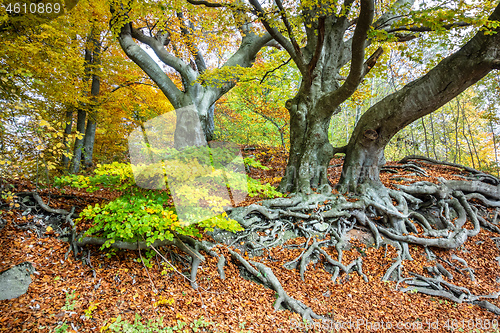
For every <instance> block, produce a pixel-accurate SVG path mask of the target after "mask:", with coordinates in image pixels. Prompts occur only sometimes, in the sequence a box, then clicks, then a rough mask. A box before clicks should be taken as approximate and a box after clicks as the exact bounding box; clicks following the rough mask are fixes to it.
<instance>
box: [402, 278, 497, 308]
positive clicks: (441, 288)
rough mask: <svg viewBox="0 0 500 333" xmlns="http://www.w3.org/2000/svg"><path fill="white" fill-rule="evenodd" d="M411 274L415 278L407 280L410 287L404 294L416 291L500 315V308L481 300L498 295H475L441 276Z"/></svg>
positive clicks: (405, 289) (403, 290) (404, 289)
mask: <svg viewBox="0 0 500 333" xmlns="http://www.w3.org/2000/svg"><path fill="white" fill-rule="evenodd" d="M410 274H411V275H413V276H414V278H409V279H405V280H406V281H405V283H406V284H408V285H409V287H406V288H402V289H401V291H402V292H415V291H416V292H420V293H422V294H426V295H431V296H437V297H442V298H446V299H449V300H451V301H453V302H456V303H462V302H468V303H472V304H476V305H478V306H480V307H482V308H485V309H486V310H488V311H491V312H493V313H494V314H496V315H500V308H498V307H497V306H496V305H494V304H492V303H490V302H488V301H486V300H481V298H489V299H497V298H498V296H499V294H498V293H496V294H492V295H473V294H472V293H471V292H470V291H469V289H467V288H464V287H459V286H456V285H454V284H451V283H449V282H446V281H444V280H443V279H442V278H441V277H440V276H438V277H437V278H429V277H425V276H422V275H419V274H416V273H410Z"/></svg>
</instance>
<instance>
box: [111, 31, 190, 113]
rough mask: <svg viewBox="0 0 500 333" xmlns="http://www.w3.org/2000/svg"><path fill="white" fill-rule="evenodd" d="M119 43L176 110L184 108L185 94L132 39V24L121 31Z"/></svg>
mask: <svg viewBox="0 0 500 333" xmlns="http://www.w3.org/2000/svg"><path fill="white" fill-rule="evenodd" d="M118 41H119V42H120V45H121V47H122V49H123V51H124V52H125V54H126V55H127V56H128V57H129V58H130V59H132V61H133V62H135V63H136V64H137V65H138V66H139V67H140V68H141V69H142V70H143V71H144V72H145V73H146V74H147V75H148V76H149V77H150V78H151V79H152V80H153V81H154V82H155V83H156V84H157V85H158V88H160V90H161V91H162V92H163V93H164V94H165V96H166V97H167V98H168V99H169V101H170V102H171V103H172V105H173V106H174V107H175V108H179V107H182V104H181V102H182V98H183V92H182V91H180V90H179V88H177V86H176V85H175V84H174V83H173V82H172V80H171V79H170V78H169V77H168V75H167V74H165V73H164V72H163V70H162V69H161V68H160V66H159V65H158V64H157V63H156V62H155V61H154V60H153V59H152V58H151V57H150V56H149V55H148V54H147V53H146V51H144V50H143V49H142V48H141V47H140V46H139V45H137V43H135V42H134V39H133V38H132V31H131V26H130V23H127V24H125V25H124V26H123V27H122V28H121V31H120V34H119V36H118Z"/></svg>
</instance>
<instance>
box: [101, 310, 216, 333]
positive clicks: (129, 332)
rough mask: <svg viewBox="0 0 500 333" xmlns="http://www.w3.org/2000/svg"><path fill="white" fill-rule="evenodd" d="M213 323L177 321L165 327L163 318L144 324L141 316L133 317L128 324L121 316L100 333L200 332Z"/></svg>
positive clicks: (104, 327)
mask: <svg viewBox="0 0 500 333" xmlns="http://www.w3.org/2000/svg"><path fill="white" fill-rule="evenodd" d="M212 324H213V323H210V322H207V321H205V319H204V318H203V317H200V319H197V320H194V321H193V322H192V323H189V324H188V323H185V322H183V321H180V320H177V323H176V325H174V326H169V327H165V326H164V325H163V317H160V318H159V319H158V320H156V321H152V320H148V321H147V322H146V323H145V324H143V323H142V322H141V316H139V315H138V314H136V315H135V320H134V322H133V323H130V322H128V321H126V320H122V318H121V316H118V317H117V318H116V319H115V320H113V322H112V323H111V324H108V325H105V326H103V327H102V328H101V330H100V332H102V333H111V332H120V333H122V332H124V333H163V332H164V333H173V332H181V331H182V332H200V331H201V330H200V328H205V327H209V326H210V325H212Z"/></svg>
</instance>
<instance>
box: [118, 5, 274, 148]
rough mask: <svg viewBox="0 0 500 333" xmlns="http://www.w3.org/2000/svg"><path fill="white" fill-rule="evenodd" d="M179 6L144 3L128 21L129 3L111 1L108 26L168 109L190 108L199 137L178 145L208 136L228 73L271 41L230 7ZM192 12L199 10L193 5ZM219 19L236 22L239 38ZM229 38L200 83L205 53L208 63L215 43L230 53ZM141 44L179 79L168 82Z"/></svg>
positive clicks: (230, 79) (231, 78) (228, 84)
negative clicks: (142, 11) (216, 67)
mask: <svg viewBox="0 0 500 333" xmlns="http://www.w3.org/2000/svg"><path fill="white" fill-rule="evenodd" d="M167 7H168V8H169V9H167ZM184 7H186V6H185V4H181V3H178V2H175V1H174V2H172V3H169V2H166V3H164V4H160V5H158V4H155V5H154V6H153V7H149V9H148V15H144V17H139V18H136V19H134V18H133V16H132V15H137V14H136V13H134V12H133V8H134V4H133V3H127V4H123V3H119V2H114V3H113V4H112V5H111V11H112V13H113V15H114V16H113V20H112V22H111V25H112V27H113V29H116V30H117V31H118V40H119V42H120V45H121V47H122V48H123V51H124V52H125V54H126V55H127V56H128V57H129V58H130V59H131V60H133V61H134V62H135V63H136V64H137V65H138V66H139V67H140V68H141V69H142V70H143V71H144V72H145V73H146V74H147V75H148V76H149V77H150V78H151V79H152V80H153V81H154V82H155V83H156V84H157V86H158V88H159V89H161V91H162V92H163V94H164V95H165V96H166V97H167V98H168V100H169V101H170V102H171V103H172V105H173V106H174V108H176V109H179V108H183V107H186V106H189V105H194V107H195V110H196V112H197V114H198V117H199V119H200V122H201V126H202V129H203V132H204V134H205V137H204V138H199V137H198V138H190V139H189V140H188V141H186V142H183V143H179V142H176V146H178V147H179V148H181V147H182V146H184V145H203V144H204V141H210V140H212V139H213V132H214V103H215V102H216V101H217V100H218V99H219V98H220V97H221V96H223V95H224V94H225V93H226V92H227V91H229V90H230V89H231V88H232V87H234V85H235V83H236V80H237V75H233V74H232V73H234V72H236V73H237V72H238V71H239V68H244V67H250V66H252V63H253V62H254V60H255V57H256V56H257V53H258V52H259V50H260V49H261V48H262V47H264V46H266V45H273V42H272V37H271V36H270V34H269V33H264V34H260V33H259V31H257V30H255V27H254V26H253V25H252V24H251V22H250V21H249V20H248V18H247V17H246V16H245V15H242V14H241V13H240V12H238V10H236V9H234V10H229V11H228V13H225V14H224V15H217V14H215V15H214V14H213V13H212V14H210V13H207V12H203V13H197V12H196V11H190V8H188V7H186V8H184ZM195 8H196V7H195ZM191 9H193V8H191ZM155 10H156V11H155ZM196 10H197V11H199V8H196ZM201 14H203V15H204V16H203V17H202V18H200V16H199V15H201ZM162 17H164V18H162ZM225 20H228V21H231V22H232V23H233V24H234V25H236V26H237V28H238V31H239V36H238V35H235V34H234V33H233V32H232V31H229V30H230V29H229V30H228V29H227V27H226V25H227V24H226V23H225ZM229 32H231V35H232V36H231V37H230V38H229V39H228V38H226V39H225V40H221V39H220V37H221V36H224V37H227V35H228V33H229ZM206 36H208V37H206ZM235 38H236V39H240V42H239V46H238V47H237V49H236V51H234V52H233V54H232V55H231V56H230V57H229V58H228V59H227V60H225V61H224V63H223V64H222V66H221V67H220V71H218V72H216V73H214V74H215V79H213V78H212V79H211V83H210V84H202V83H203V82H202V81H204V79H205V78H206V76H203V74H204V73H205V72H206V71H207V69H210V64H207V56H208V57H209V59H208V60H210V61H212V62H213V59H210V57H213V56H214V55H213V54H212V55H211V54H210V52H211V51H213V50H214V45H216V44H219V45H217V47H221V46H222V47H223V48H224V52H230V49H231V45H229V47H225V44H226V43H227V41H228V40H234V39H235ZM143 46H147V47H148V48H149V49H151V50H152V51H153V52H154V54H155V55H156V57H157V58H158V60H159V61H160V62H161V63H163V64H164V65H165V66H166V67H167V68H168V69H167V71H170V73H171V72H172V71H173V72H174V73H176V75H178V77H179V81H178V82H174V81H173V80H172V79H171V78H170V77H169V75H167V73H166V72H165V70H164V69H163V68H162V67H161V66H160V65H159V62H157V60H156V59H154V57H153V56H151V55H150V54H149V53H148V52H146V50H145V48H144V47H143ZM207 53H208V55H207ZM219 56H220V55H219ZM217 73H219V75H217ZM180 118H181V117H179V116H178V117H177V124H178V127H180V126H181V125H180V124H181V123H180ZM190 140H191V141H193V140H194V141H193V142H189V141H190Z"/></svg>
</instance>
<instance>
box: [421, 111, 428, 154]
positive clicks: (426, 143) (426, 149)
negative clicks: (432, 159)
mask: <svg viewBox="0 0 500 333" xmlns="http://www.w3.org/2000/svg"><path fill="white" fill-rule="evenodd" d="M420 121H421V122H422V127H423V128H424V142H425V155H427V157H429V144H428V142H429V141H428V140H427V129H426V128H425V121H424V118H422V119H420Z"/></svg>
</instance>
